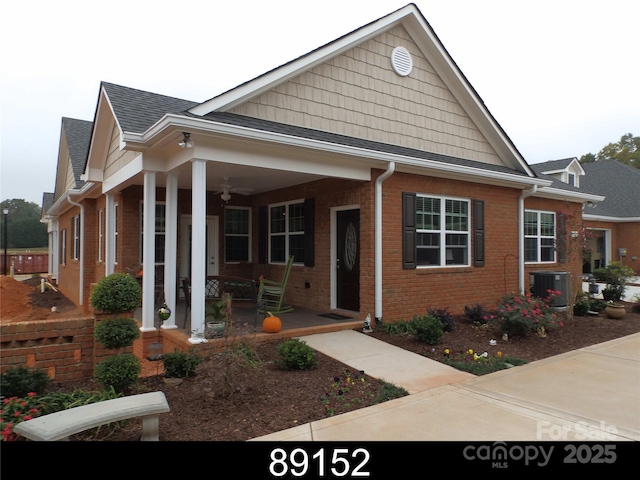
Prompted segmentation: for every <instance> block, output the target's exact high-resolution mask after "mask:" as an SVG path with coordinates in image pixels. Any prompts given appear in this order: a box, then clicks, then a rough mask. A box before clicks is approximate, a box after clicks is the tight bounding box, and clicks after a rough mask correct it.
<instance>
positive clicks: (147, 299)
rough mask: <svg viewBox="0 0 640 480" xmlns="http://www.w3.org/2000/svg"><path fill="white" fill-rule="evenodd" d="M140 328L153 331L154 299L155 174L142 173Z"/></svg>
mask: <svg viewBox="0 0 640 480" xmlns="http://www.w3.org/2000/svg"><path fill="white" fill-rule="evenodd" d="M142 215H143V217H144V218H143V222H142V229H143V232H144V235H143V243H142V272H143V274H142V327H141V328H140V330H141V331H143V332H148V331H152V330H155V325H154V319H155V312H154V307H155V305H154V303H153V300H154V297H155V277H156V259H155V244H156V238H155V237H156V235H155V232H156V173H155V172H145V173H144V193H143V205H142Z"/></svg>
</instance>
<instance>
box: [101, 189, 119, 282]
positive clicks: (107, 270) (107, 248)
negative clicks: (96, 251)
mask: <svg viewBox="0 0 640 480" xmlns="http://www.w3.org/2000/svg"><path fill="white" fill-rule="evenodd" d="M115 208H116V207H115V201H114V198H113V194H112V193H107V195H106V206H105V220H104V228H105V232H104V274H105V276H107V275H111V274H112V273H113V271H114V265H113V264H114V260H115V258H116V239H115V236H116V214H115Z"/></svg>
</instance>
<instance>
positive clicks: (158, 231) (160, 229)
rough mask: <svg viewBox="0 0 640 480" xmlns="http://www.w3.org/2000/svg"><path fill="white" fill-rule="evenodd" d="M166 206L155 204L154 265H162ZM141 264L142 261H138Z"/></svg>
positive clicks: (142, 218) (141, 234) (141, 211)
mask: <svg viewBox="0 0 640 480" xmlns="http://www.w3.org/2000/svg"><path fill="white" fill-rule="evenodd" d="M166 220H167V219H166V205H165V204H164V203H156V223H155V254H154V259H155V263H156V264H163V263H164V243H165V226H166ZM140 222H141V225H140V245H141V248H140V255H141V256H142V245H144V242H143V241H144V205H143V204H142V203H141V204H140ZM140 263H142V259H140Z"/></svg>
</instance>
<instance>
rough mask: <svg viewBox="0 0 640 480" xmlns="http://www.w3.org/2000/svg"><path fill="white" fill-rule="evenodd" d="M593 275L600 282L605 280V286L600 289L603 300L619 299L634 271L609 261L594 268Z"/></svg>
mask: <svg viewBox="0 0 640 480" xmlns="http://www.w3.org/2000/svg"><path fill="white" fill-rule="evenodd" d="M593 276H594V277H596V280H598V281H600V282H605V283H606V286H605V287H604V289H603V290H602V298H604V299H605V301H607V302H608V301H610V300H615V301H619V300H620V299H622V297H623V296H624V292H625V287H626V285H627V283H629V281H630V280H631V279H632V278H633V276H634V272H633V269H632V268H631V267H627V266H625V265H622V264H620V262H611V263H610V264H609V265H607V266H606V267H603V268H598V269H596V270H594V272H593Z"/></svg>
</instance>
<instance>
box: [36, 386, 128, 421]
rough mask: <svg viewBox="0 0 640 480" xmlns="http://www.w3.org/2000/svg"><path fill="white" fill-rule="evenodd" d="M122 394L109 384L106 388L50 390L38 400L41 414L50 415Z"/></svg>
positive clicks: (111, 398)
mask: <svg viewBox="0 0 640 480" xmlns="http://www.w3.org/2000/svg"><path fill="white" fill-rule="evenodd" d="M121 396H122V393H118V392H116V391H115V389H114V388H113V387H112V386H109V387H106V388H105V389H104V390H83V389H77V390H74V391H73V392H50V393H47V394H46V395H43V396H41V397H38V401H39V402H40V414H41V415H48V414H50V413H55V412H60V411H62V410H66V409H68V408H74V407H81V406H82V405H89V404H91V403H97V402H103V401H105V400H113V399H114V398H118V397H121Z"/></svg>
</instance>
